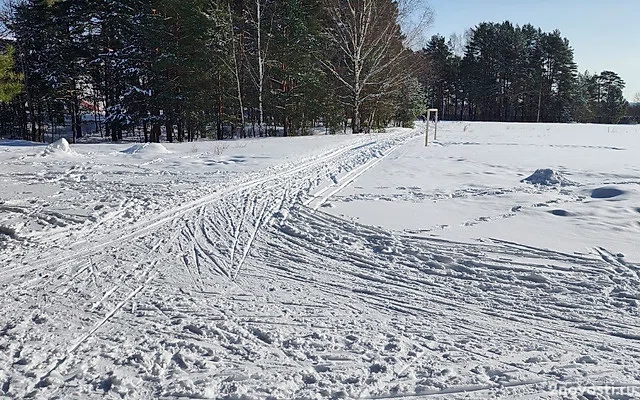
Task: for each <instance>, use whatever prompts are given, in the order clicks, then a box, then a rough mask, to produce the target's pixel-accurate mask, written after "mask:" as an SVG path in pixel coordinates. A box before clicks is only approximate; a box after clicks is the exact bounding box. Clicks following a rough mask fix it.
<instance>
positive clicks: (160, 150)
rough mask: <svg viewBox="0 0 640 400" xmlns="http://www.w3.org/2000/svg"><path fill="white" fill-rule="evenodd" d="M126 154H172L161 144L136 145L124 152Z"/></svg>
mask: <svg viewBox="0 0 640 400" xmlns="http://www.w3.org/2000/svg"><path fill="white" fill-rule="evenodd" d="M122 152H123V153H125V154H151V155H153V154H169V153H171V152H170V151H169V150H167V148H166V147H164V146H163V145H161V144H160V143H144V144H136V145H133V146H131V147H129V148H128V149H126V150H122Z"/></svg>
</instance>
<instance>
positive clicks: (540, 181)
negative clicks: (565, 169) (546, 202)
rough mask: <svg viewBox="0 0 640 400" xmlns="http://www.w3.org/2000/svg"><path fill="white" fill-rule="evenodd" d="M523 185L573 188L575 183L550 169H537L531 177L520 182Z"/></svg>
mask: <svg viewBox="0 0 640 400" xmlns="http://www.w3.org/2000/svg"><path fill="white" fill-rule="evenodd" d="M520 182H523V183H530V184H532V185H542V186H556V185H560V186H575V185H577V184H576V183H575V182H572V181H570V180H569V179H567V178H565V177H564V176H562V175H561V174H560V173H558V172H556V171H554V170H552V169H549V168H547V169H538V170H536V172H534V173H533V174H532V175H531V176H529V177H527V178H525V179H523V180H521V181H520Z"/></svg>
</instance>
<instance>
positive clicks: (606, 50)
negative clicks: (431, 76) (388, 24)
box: [429, 0, 640, 100]
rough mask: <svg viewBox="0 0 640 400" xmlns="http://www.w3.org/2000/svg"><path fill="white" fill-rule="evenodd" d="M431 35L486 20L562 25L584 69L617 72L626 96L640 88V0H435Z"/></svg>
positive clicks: (544, 26)
mask: <svg viewBox="0 0 640 400" xmlns="http://www.w3.org/2000/svg"><path fill="white" fill-rule="evenodd" d="M430 4H431V7H432V8H433V10H434V12H435V21H434V25H433V27H432V28H431V30H430V32H429V33H431V34H436V33H440V34H441V35H443V36H445V37H449V35H450V34H451V33H453V32H456V33H463V32H464V31H465V30H466V29H467V28H470V27H473V26H475V25H477V24H478V23H480V22H483V21H490V22H502V21H505V20H509V21H511V22H513V23H514V24H519V25H524V24H526V23H531V24H532V25H534V26H536V27H540V28H542V29H543V30H545V31H552V30H554V29H559V30H560V31H561V32H562V35H563V36H564V37H566V38H567V39H569V42H570V43H571V46H572V47H573V49H574V54H575V61H576V63H577V64H578V69H579V70H580V71H581V72H582V71H584V70H589V71H591V72H601V71H604V70H611V71H615V72H617V73H618V74H619V75H620V76H621V77H622V79H624V81H625V82H626V83H627V87H626V89H625V96H626V97H627V99H629V100H631V99H632V98H633V95H634V93H636V92H640V0H609V1H608V2H602V1H594V0H528V1H525V0H430Z"/></svg>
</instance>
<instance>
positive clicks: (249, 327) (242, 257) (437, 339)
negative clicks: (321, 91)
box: [0, 122, 640, 399]
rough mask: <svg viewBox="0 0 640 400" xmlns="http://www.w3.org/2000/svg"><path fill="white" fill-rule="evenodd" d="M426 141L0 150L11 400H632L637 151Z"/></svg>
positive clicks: (560, 136) (445, 129)
mask: <svg viewBox="0 0 640 400" xmlns="http://www.w3.org/2000/svg"><path fill="white" fill-rule="evenodd" d="M423 129H424V126H423V125H422V126H418V128H417V129H416V130H408V129H389V130H388V131H387V132H386V133H380V134H371V135H338V136H313V137H302V138H279V139H275V138H268V139H252V140H238V141H230V142H197V143H184V144H163V145H149V144H147V145H137V146H134V147H130V146H127V145H112V144H109V145H107V144H102V145H99V144H80V145H74V146H73V147H72V148H70V147H69V146H68V144H67V146H65V145H64V144H63V143H58V144H57V145H56V146H55V148H53V151H51V152H49V155H50V156H47V157H42V154H43V149H42V147H41V146H33V145H32V144H30V143H22V144H20V145H15V144H12V143H9V142H0V184H1V187H2V190H0V249H1V251H0V292H1V293H2V296H1V297H0V307H1V309H2V310H3V312H2V313H1V314H0V349H2V351H0V397H7V398H26V397H32V398H72V397H78V398H87V399H89V398H105V397H106V398H135V399H138V398H166V399H177V398H214V399H218V398H224V399H267V398H403V397H406V398H422V397H432V398H465V399H469V398H546V399H555V398H561V397H562V396H563V394H564V397H565V398H580V397H579V395H580V394H585V393H594V392H595V393H597V396H599V397H594V396H592V395H590V394H589V395H586V396H585V398H603V399H606V398H628V399H633V398H638V397H639V396H640V389H638V388H640V375H638V371H640V341H639V335H638V326H640V315H639V312H638V310H639V308H638V306H639V303H640V249H639V248H638V247H637V244H636V242H637V238H638V237H639V236H638V235H639V234H640V190H639V188H638V185H640V165H639V164H638V161H637V154H638V150H640V129H639V128H637V127H633V126H630V127H606V126H597V125H593V126H591V125H545V124H529V125H525V124H492V123H446V122H445V123H441V125H440V126H439V129H438V131H439V134H438V141H435V142H431V145H430V146H429V147H424V136H423ZM65 148H66V149H67V150H64V149H65ZM53 155H55V156H53ZM527 177H532V178H531V179H529V180H528V181H527V180H526V178H527ZM529 181H531V182H529ZM569 183H570V184H569ZM588 396H591V397H588Z"/></svg>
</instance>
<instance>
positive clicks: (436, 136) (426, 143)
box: [424, 108, 438, 146]
mask: <svg viewBox="0 0 640 400" xmlns="http://www.w3.org/2000/svg"><path fill="white" fill-rule="evenodd" d="M432 112H433V113H435V114H436V121H435V122H436V127H435V135H434V137H433V139H434V140H436V139H438V109H437V108H429V109H427V133H426V135H425V139H424V145H425V146H428V145H429V121H430V120H431V113H432Z"/></svg>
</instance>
